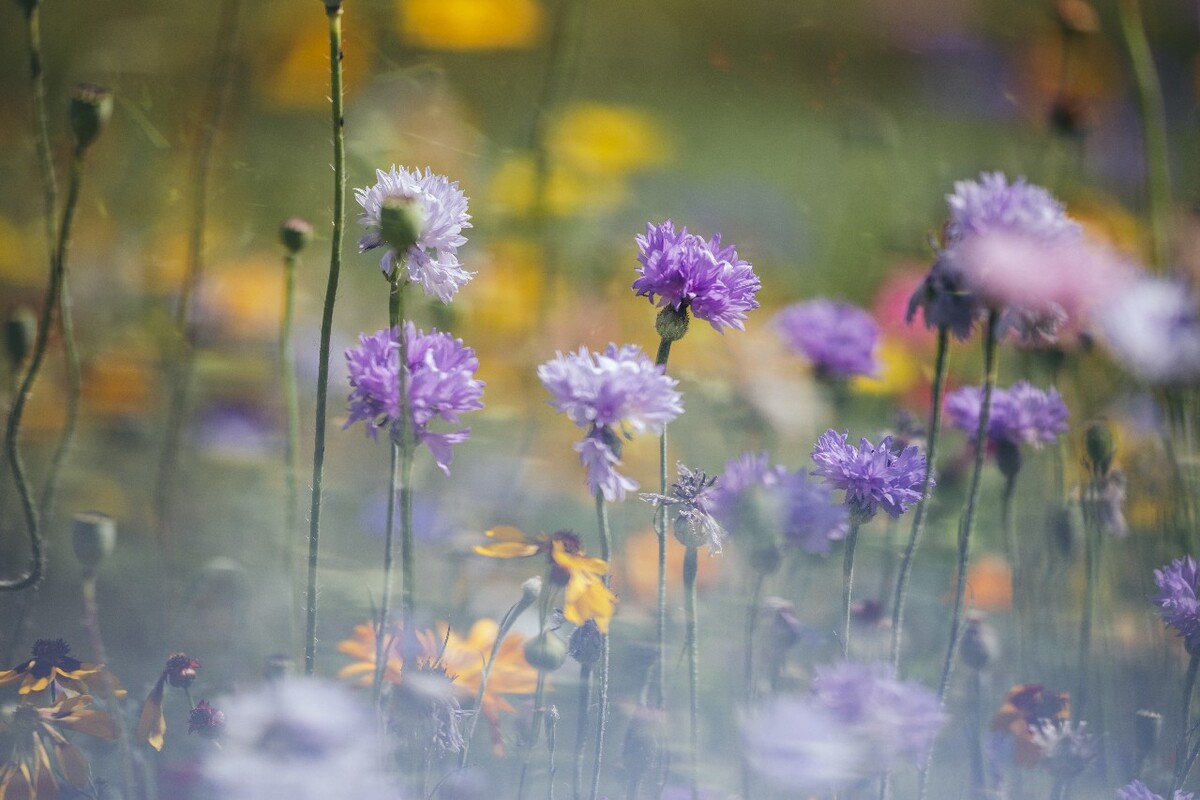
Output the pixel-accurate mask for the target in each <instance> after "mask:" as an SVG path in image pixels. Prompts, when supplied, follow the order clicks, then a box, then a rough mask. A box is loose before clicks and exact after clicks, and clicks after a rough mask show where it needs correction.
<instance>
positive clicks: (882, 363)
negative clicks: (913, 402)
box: [850, 336, 921, 395]
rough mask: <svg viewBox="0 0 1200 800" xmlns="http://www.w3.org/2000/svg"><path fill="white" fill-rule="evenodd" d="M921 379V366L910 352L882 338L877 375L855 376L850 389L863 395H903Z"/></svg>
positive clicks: (888, 338) (889, 339)
mask: <svg viewBox="0 0 1200 800" xmlns="http://www.w3.org/2000/svg"><path fill="white" fill-rule="evenodd" d="M920 377H921V365H920V363H918V361H917V359H916V358H914V357H913V354H912V352H911V351H910V350H909V349H908V348H907V347H905V346H904V345H903V344H901V343H900V342H898V341H896V340H895V339H892V338H890V337H887V336H885V337H883V340H882V341H881V342H880V343H879V375H877V376H876V377H873V378H872V377H868V376H866V375H857V376H855V377H854V379H853V380H852V381H851V384H850V385H851V388H853V389H854V390H855V391H858V392H862V393H863V394H876V395H895V394H904V393H905V392H907V391H908V390H909V389H911V388H912V387H913V386H914V385H916V383H917V381H918V380H919V379H920Z"/></svg>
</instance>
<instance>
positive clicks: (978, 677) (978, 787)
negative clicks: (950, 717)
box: [967, 668, 988, 798]
mask: <svg viewBox="0 0 1200 800" xmlns="http://www.w3.org/2000/svg"><path fill="white" fill-rule="evenodd" d="M970 687H971V691H970V695H969V697H968V700H967V706H968V709H969V711H968V714H967V737H968V738H967V742H968V744H969V746H970V748H971V795H970V796H971V797H972V798H981V797H986V796H987V788H988V787H987V768H986V763H987V762H986V760H985V759H984V754H983V739H982V736H983V672H982V671H981V670H978V669H974V668H972V669H971V684H970Z"/></svg>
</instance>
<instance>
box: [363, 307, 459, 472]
mask: <svg viewBox="0 0 1200 800" xmlns="http://www.w3.org/2000/svg"><path fill="white" fill-rule="evenodd" d="M399 332H400V328H393V329H392V330H390V331H389V330H387V329H386V328H385V329H384V330H381V331H378V332H376V333H373V334H365V333H364V334H362V335H360V336H359V346H358V347H351V348H349V349H347V350H346V365H347V367H348V368H349V372H350V388H351V391H350V396H349V398H348V400H349V403H350V415H349V417H348V418H347V420H346V425H345V427H347V428H348V427H350V426H351V425H353V424H354V423H356V422H362V423H364V425H365V427H366V430H367V435H368V436H370V437H371V438H375V437H376V435H377V434H378V433H379V430H380V429H381V428H386V429H387V431H388V434H389V435H390V436H391V437H392V438H393V439H394V440H397V441H398V440H399V438H400V436H401V434H402V428H403V426H402V425H401V424H400V405H401V404H400V374H399V368H400V342H399ZM404 337H405V343H406V346H407V348H408V359H407V362H408V363H407V364H406V365H405V372H406V381H407V387H408V408H409V426H410V430H411V431H412V434H413V436H414V437H415V438H416V439H417V440H418V441H420V442H422V443H424V444H425V446H426V447H428V448H429V451H430V452H431V453H432V454H433V457H434V460H435V461H436V462H437V465H438V467H440V468H441V470H442V472H444V473H446V474H447V475H448V474H450V460H451V456H452V453H451V445H455V444H459V443H461V442H465V441H466V440H467V438H468V437H469V436H470V434H471V429H470V428H462V429H459V430H455V431H450V432H447V433H437V432H434V431H431V430H430V429H429V425H430V423H431V422H433V421H434V420H435V419H441V420H443V421H445V422H448V423H451V424H457V423H458V422H459V415H461V414H463V413H465V412H467V411H478V410H479V409H481V408H483V401H482V399H481V398H482V397H483V382H482V381H478V380H476V379H475V372H476V370H478V369H479V359H477V358H476V357H475V351H474V350H473V349H471V348H470V347H466V346H465V345H463V343H462V340H461V339H455V338H453V337H451V336H450V334H447V333H439V332H438V331H437V330H431V331H430V332H429V333H425V332H424V331H420V330H417V328H416V327H415V326H414V325H413V324H412V323H411V322H405V323H404Z"/></svg>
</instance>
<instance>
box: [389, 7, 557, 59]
mask: <svg viewBox="0 0 1200 800" xmlns="http://www.w3.org/2000/svg"><path fill="white" fill-rule="evenodd" d="M396 22H397V25H398V27H399V29H400V34H401V35H402V36H403V37H404V40H405V41H406V42H408V43H409V44H413V45H416V46H418V47H426V48H429V49H431V50H457V51H471V50H511V49H515V48H524V47H532V46H534V45H535V44H536V43H537V41H538V40H539V38H540V36H541V33H542V28H543V25H544V22H545V14H544V12H543V10H542V6H541V5H540V4H539V3H538V2H537V0H396Z"/></svg>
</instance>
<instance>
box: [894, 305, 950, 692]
mask: <svg viewBox="0 0 1200 800" xmlns="http://www.w3.org/2000/svg"><path fill="white" fill-rule="evenodd" d="M949 342H950V335H949V331H948V329H947V328H946V326H944V325H943V326H941V327H939V328H938V331H937V355H936V357H935V361H934V369H933V390H932V395H933V396H932V400H931V403H930V409H929V430H928V431H926V433H925V477H924V478H923V479H922V480H921V499H920V500H919V501H918V502H917V507H916V508H915V509H914V510H913V522H912V532H911V533H909V536H908V545H907V546H906V547H905V548H904V556H903V558H901V560H900V574H899V575H898V576H897V578H896V596H895V598H894V599H893V601H892V666H893V667H896V668H897V669H898V668H899V666H900V644H901V641H902V639H903V637H904V605H905V603H906V601H907V600H908V584H909V580H910V579H911V577H912V567H913V558H914V557H915V556H916V553H917V546H918V545H919V544H920V542H921V534H922V532H923V531H924V530H925V511H926V506H927V505H928V502H929V493H930V489H931V488H932V486H933V481H932V480H931V479H932V477H933V469H934V462H935V461H936V458H937V446H938V440H939V439H940V431H941V427H942V389H943V387H944V385H945V382H946V366H947V364H948V362H949V359H948V358H947V354H948V353H949V350H950V347H949Z"/></svg>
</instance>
